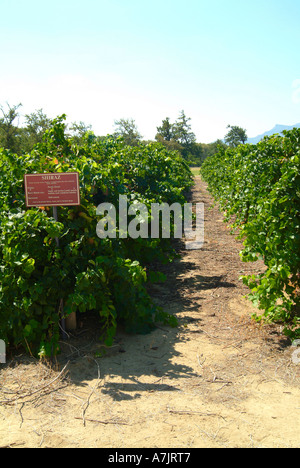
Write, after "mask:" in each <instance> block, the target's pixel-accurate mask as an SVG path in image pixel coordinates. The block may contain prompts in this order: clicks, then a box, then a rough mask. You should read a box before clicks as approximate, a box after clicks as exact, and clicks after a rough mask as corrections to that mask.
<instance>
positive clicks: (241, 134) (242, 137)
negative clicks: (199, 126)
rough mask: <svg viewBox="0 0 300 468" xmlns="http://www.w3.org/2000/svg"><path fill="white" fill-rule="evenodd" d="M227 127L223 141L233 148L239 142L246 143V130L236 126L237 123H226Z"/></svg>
mask: <svg viewBox="0 0 300 468" xmlns="http://www.w3.org/2000/svg"><path fill="white" fill-rule="evenodd" d="M227 128H229V129H230V130H229V131H228V133H227V134H226V135H225V142H226V143H227V144H228V145H229V146H231V147H233V148H235V147H236V146H238V145H240V144H245V143H246V141H247V140H248V137H247V133H246V130H244V129H243V128H241V127H238V126H237V125H233V126H231V125H227Z"/></svg>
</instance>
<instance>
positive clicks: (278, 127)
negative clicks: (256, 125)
mask: <svg viewBox="0 0 300 468" xmlns="http://www.w3.org/2000/svg"><path fill="white" fill-rule="evenodd" d="M292 128H300V123H298V124H295V125H292V126H290V127H289V126H287V125H279V124H277V125H275V127H274V128H272V130H269V131H268V132H265V133H262V134H261V135H257V136H256V137H254V138H248V140H247V142H246V143H251V144H253V145H256V143H258V142H259V141H260V140H262V139H263V138H264V137H265V136H271V135H274V134H275V133H279V134H280V133H281V132H282V131H283V130H292Z"/></svg>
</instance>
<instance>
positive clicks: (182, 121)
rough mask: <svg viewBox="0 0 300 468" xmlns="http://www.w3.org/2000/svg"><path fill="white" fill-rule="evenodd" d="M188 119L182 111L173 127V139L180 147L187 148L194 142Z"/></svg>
mask: <svg viewBox="0 0 300 468" xmlns="http://www.w3.org/2000/svg"><path fill="white" fill-rule="evenodd" d="M190 120H191V119H190V117H186V115H185V113H184V111H183V110H182V111H181V113H180V115H179V117H178V119H177V120H176V122H175V124H174V125H173V138H174V140H176V141H178V142H179V143H180V144H181V145H182V146H184V147H185V148H188V147H189V146H190V145H192V144H193V143H195V142H196V136H195V134H194V133H193V132H192V129H191V125H190V123H189V121H190Z"/></svg>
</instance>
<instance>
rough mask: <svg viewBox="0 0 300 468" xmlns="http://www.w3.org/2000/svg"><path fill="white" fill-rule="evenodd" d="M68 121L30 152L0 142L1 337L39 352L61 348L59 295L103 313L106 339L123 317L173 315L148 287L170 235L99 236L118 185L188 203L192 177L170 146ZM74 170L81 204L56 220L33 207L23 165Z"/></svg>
mask: <svg viewBox="0 0 300 468" xmlns="http://www.w3.org/2000/svg"><path fill="white" fill-rule="evenodd" d="M64 120H65V116H61V117H59V118H57V119H55V120H54V121H53V123H52V126H51V128H50V129H49V130H48V131H47V132H46V133H45V136H44V139H43V142H42V143H39V144H38V145H36V146H35V148H34V149H33V150H32V151H31V152H30V154H22V155H17V154H12V153H11V152H10V151H7V150H5V149H0V172H1V179H0V338H1V339H3V340H5V342H6V343H7V345H9V344H10V345H13V346H25V347H26V348H27V349H28V351H30V352H31V353H34V354H39V355H50V354H55V353H56V352H57V351H58V349H59V346H58V342H59V339H60V329H59V319H58V310H59V303H60V300H61V299H62V300H63V304H64V314H65V315H66V316H67V315H68V314H70V313H72V312H76V311H79V312H81V313H84V312H86V311H89V310H96V311H97V312H99V315H100V318H101V321H102V323H103V339H105V340H106V341H105V342H106V344H107V345H110V344H111V343H112V340H113V337H114V334H115V332H116V327H117V325H118V324H120V323H121V324H124V326H125V327H126V330H128V331H134V332H141V333H142V332H146V331H147V330H149V329H151V327H152V326H153V323H154V322H155V321H158V320H159V321H166V322H168V323H171V324H172V320H173V318H172V317H170V316H168V315H166V314H165V313H164V312H163V311H162V310H160V309H159V308H158V307H156V306H155V305H154V303H153V302H152V300H151V298H150V296H149V295H148V293H147V282H148V281H149V280H153V278H154V279H155V276H156V277H159V275H157V274H156V275H155V273H153V272H151V271H149V268H147V267H148V265H149V264H150V263H151V262H153V261H155V260H156V261H157V260H159V261H169V260H170V258H171V256H172V255H173V254H172V249H171V244H170V241H169V240H168V239H142V238H139V239H136V240H132V239H130V238H128V239H119V238H118V237H117V238H116V239H109V238H107V239H100V238H99V237H97V235H96V225H97V217H96V207H97V205H98V204H100V203H101V202H104V201H108V202H110V203H112V204H114V205H115V206H117V205H118V200H119V195H120V194H122V195H127V196H128V199H129V200H131V201H133V200H135V201H138V202H142V203H144V204H146V205H147V206H149V209H150V204H151V202H156V203H163V202H165V203H173V202H179V203H184V201H185V197H184V193H185V191H186V190H188V189H189V187H190V186H191V185H192V183H193V182H192V176H191V173H190V170H189V168H188V167H187V165H186V164H185V163H184V161H183V160H182V159H181V158H180V157H179V156H178V155H177V153H174V152H170V151H168V150H166V149H165V148H164V147H163V146H162V145H159V144H157V143H153V144H149V145H140V146H138V147H129V146H126V145H125V144H124V143H123V141H122V140H121V139H116V138H113V137H107V138H96V137H95V136H94V135H93V134H87V135H86V137H85V140H84V143H81V144H80V145H79V144H78V143H77V142H76V141H74V140H72V138H69V137H67V136H66V125H65V123H64ZM74 171H76V172H78V173H79V177H80V195H81V205H80V206H76V207H60V208H59V220H58V221H55V219H54V218H53V215H52V210H51V209H49V208H47V207H41V208H31V209H26V206H25V194H24V181H23V178H24V174H27V173H55V172H74ZM56 237H58V238H59V239H60V243H59V246H57V244H56V242H55V238H56Z"/></svg>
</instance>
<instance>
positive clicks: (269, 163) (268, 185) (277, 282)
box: [201, 129, 300, 336]
mask: <svg viewBox="0 0 300 468" xmlns="http://www.w3.org/2000/svg"><path fill="white" fill-rule="evenodd" d="M283 133H284V134H283V136H279V135H276V136H272V137H269V138H264V139H263V140H262V141H261V142H260V143H258V144H257V145H249V144H247V145H240V146H238V147H237V148H227V149H224V148H221V147H220V148H219V151H218V153H217V154H215V155H214V156H213V157H210V158H208V159H207V160H206V161H205V162H204V164H203V166H202V169H201V174H202V177H203V179H204V180H205V181H206V182H207V183H208V188H209V190H210V192H211V193H212V195H213V196H214V198H215V199H216V200H217V201H218V202H219V205H220V208H221V210H222V211H224V212H225V219H226V220H227V221H229V220H232V223H233V228H234V229H236V230H238V233H239V237H240V239H243V242H244V249H243V251H242V252H241V258H242V260H243V261H246V262H247V261H256V260H258V259H259V258H260V259H263V261H264V263H265V266H266V271H264V272H263V273H260V274H257V275H251V276H244V277H243V281H244V283H245V284H246V285H247V286H249V288H250V290H251V293H250V295H249V296H250V298H251V299H252V300H253V302H254V303H255V305H256V306H257V307H258V308H259V309H260V310H262V314H261V315H260V316H259V317H257V318H258V319H261V318H262V317H265V318H267V319H269V320H271V321H283V322H284V323H285V324H286V327H285V332H286V333H287V334H289V335H290V336H298V335H299V334H300V328H299V319H300V313H299V305H300V294H299V292H300V228H299V227H300V130H299V129H293V130H291V131H285V132H283Z"/></svg>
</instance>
